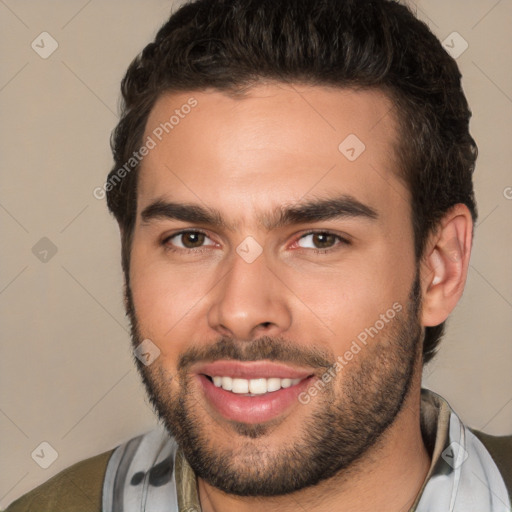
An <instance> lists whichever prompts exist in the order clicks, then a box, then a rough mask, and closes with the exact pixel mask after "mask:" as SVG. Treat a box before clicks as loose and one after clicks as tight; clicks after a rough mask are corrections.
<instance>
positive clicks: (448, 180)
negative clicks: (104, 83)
mask: <svg viewBox="0 0 512 512" xmlns="http://www.w3.org/2000/svg"><path fill="white" fill-rule="evenodd" d="M122 92H123V98H124V110H123V113H122V118H121V120H120V122H119V125H118V126H117V128H116V131H115V133H114V137H113V140H112V146H113V153H114V159H115V165H114V167H113V169H112V171H111V172H110V174H109V177H108V179H107V183H106V185H105V190H106V191H107V200H108V206H109V208H110V211H111V212H112V213H113V214H114V215H115V217H116V220H117V221H118V223H119V227H120V231H121V239H122V265H123V270H124V275H125V285H126V286H125V297H126V309H127V314H128V316H129V318H130V321H131V326H132V338H133V345H134V350H135V354H136V355H137V356H138V357H137V359H136V361H137V365H138V368H139V370H140V373H141V375H142V379H143V381H144V384H145V386H146V388H147V391H148V394H149V397H150V399H151V401H152V403H153V404H154V406H155V409H156V411H157V413H158V415H159V417H160V419H161V420H162V423H163V425H164V427H165V428H162V429H161V430H156V431H153V432H150V433H148V434H146V435H144V436H140V437H137V438H134V439H132V440H131V441H129V442H128V443H126V444H124V445H122V446H119V447H117V448H116V449H115V450H113V451H110V452H107V453H105V454H101V455H99V456H97V457H94V458H92V459H89V460H87V461H84V462H82V463H79V464H77V465H75V466H73V467H71V468H69V469H68V470H66V471H64V472H62V473H60V474H59V475H57V476H56V477H54V478H53V479H52V480H50V481H49V482H47V483H46V484H44V485H43V486H41V487H39V488H37V489H35V490H34V491H32V492H31V493H29V494H28V495H26V496H24V497H22V498H21V499H20V500H18V501H17V502H15V503H14V504H13V505H12V506H11V507H9V509H8V510H9V511H12V512H17V511H20V510H37V511H45V510H52V511H55V510H66V511H71V510H77V511H78V510H80V511H83V510H87V511H89V510H90V511H99V510H103V511H105V512H107V511H124V512H129V511H132V510H148V511H152V512H153V511H155V512H158V511H164V510H165V511H173V510H176V511H178V510H179V511H180V512H185V511H188V512H191V511H203V512H215V511H222V512H230V511H237V512H239V511H247V512H249V511H256V510H258V511H259V510H268V511H274V510H279V511H297V510H308V511H310V512H321V511H327V510H343V511H344V512H355V511H357V512H365V511H375V510H379V511H381V512H387V511H390V512H391V511H407V510H416V511H422V512H424V511H432V512H444V511H454V512H459V511H464V512H469V511H474V512H486V511H491V512H498V511H499V512H504V511H510V510H511V504H510V490H508V491H507V488H508V489H510V485H511V484H510V479H511V467H512V464H511V463H510V454H511V451H512V447H511V444H512V442H511V438H493V437H491V436H487V435H485V434H483V433H480V432H476V431H472V430H470V429H469V428H467V427H466V426H464V425H463V424H462V423H461V421H460V420H459V418H458V417H457V415H456V414H455V413H454V412H453V411H452V410H451V409H450V407H449V405H448V404H447V402H446V401H444V400H443V399H442V398H441V397H440V396H438V395H436V394H434V393H432V392H429V391H427V390H422V389H421V373H422V367H423V365H424V364H425V363H427V362H428V361H429V360H430V359H431V358H432V357H433V355H434V354H435V351H436V348H437V346H438V343H439V341H440V338H441V336H442V334H443V329H444V322H445V321H446V319H447V317H448V316H449V314H450V312H451V311H452V310H453V309H454V307H455V306H456V304H457V302H458V301H459V299H460V297H461V295H462V291H463V288H464V284H465V280H466V275H467V269H468V264H469V257H470V252H471V245H472V235H473V225H474V222H475V220H476V215H477V214H476V206H475V201H474V194H473V185H472V172H473V169H474V165H475V159H476V153H477V150H476V145H475V142H474V141H473V139H472V137H471V136H470V134H469V131H468V125H469V118H470V111H469V108H468V105H467V102H466V99H465V97H464V94H463V92H462V89H461V85H460V73H459V71H458V68H457V66H456V64H455V62H454V60H453V59H452V58H451V57H450V56H449V55H448V54H447V53H446V52H445V51H444V50H443V48H442V46H441V44H440V43H439V41H438V40H437V39H436V38H435V37H434V36H433V34H432V33H431V32H430V31H429V30H428V28H427V27H426V26H425V25H424V24H423V23H421V22H420V21H418V20H417V19H416V18H415V17H414V16H413V15H412V13H411V12H410V11H409V10H408V9H407V8H406V7H404V6H402V5H400V4H398V3H396V2H392V1H389V0H357V1H355V0H326V1H323V2H317V1H313V0H293V1H288V2H276V1H275V0H274V1H270V0H199V1H196V2H193V3H189V4H186V5H185V6H183V7H182V8H181V9H179V10H178V11H177V12H176V13H175V14H174V15H173V16H172V17H171V18H170V20H169V21H168V22H167V23H166V24H165V25H164V26H163V27H162V29H161V30H160V31H159V33H158V34H157V36H156V39H155V41H154V42H153V43H151V44H149V45H148V46H147V47H146V48H145V49H144V51H143V52H142V53H141V55H140V56H139V57H137V58H136V59H135V60H134V62H133V63H132V64H131V66H130V68H129V69H128V72H127V74H126V77H125V79H124V80H123V83H122Z"/></svg>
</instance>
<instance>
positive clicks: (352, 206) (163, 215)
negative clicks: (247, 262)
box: [140, 194, 379, 231]
mask: <svg viewBox="0 0 512 512" xmlns="http://www.w3.org/2000/svg"><path fill="white" fill-rule="evenodd" d="M140 215H141V219H142V221H143V223H144V224H149V223H151V221H154V220H162V219H172V220H180V221H183V222H190V223H192V224H205V225H209V226H213V227H217V228H219V227H221V228H224V229H226V230H228V231H236V228H237V224H232V223H229V222H227V221H226V220H225V219H224V218H223V216H222V214H221V213H220V212H219V210H217V209H215V208H210V207H206V206H201V205H198V204H184V203H178V202H172V201H166V200H164V199H157V200H156V201H154V202H153V203H151V204H150V205H149V206H147V207H146V208H144V210H142V212H141V214H140ZM343 218H361V219H366V220H372V221H375V220H377V219H378V218H379V214H378V212H377V210H375V209H374V208H372V207H370V206H368V205H365V204H364V203H362V202H360V201H359V200H357V199H355V198H354V197H352V196H350V195H346V194H345V195H341V196H338V197H333V198H324V199H313V200H309V201H307V202H304V203H298V204H292V205H289V206H281V207H278V208H276V209H275V210H274V211H272V212H271V213H270V215H269V214H264V215H262V216H259V217H258V221H259V223H260V225H261V226H263V227H264V228H265V229H266V230H267V231H271V230H273V229H276V228H279V227H282V226H287V225H293V224H303V223H304V224H308V223H313V222H319V221H326V220H336V219H343Z"/></svg>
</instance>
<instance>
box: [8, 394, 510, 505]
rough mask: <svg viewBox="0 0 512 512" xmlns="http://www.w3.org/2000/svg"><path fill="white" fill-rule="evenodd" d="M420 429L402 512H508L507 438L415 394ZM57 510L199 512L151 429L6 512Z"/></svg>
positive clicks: (189, 482)
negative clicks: (421, 458)
mask: <svg viewBox="0 0 512 512" xmlns="http://www.w3.org/2000/svg"><path fill="white" fill-rule="evenodd" d="M421 430H422V434H423V438H424V442H425V445H426V447H427V449H428V451H429V452H430V454H431V457H432V463H431V466H430V469H429V472H428V474H427V476H426V478H425V481H424V483H423V486H422V488H421V490H420V492H419V494H418V496H417V499H416V501H415V503H414V505H413V506H412V508H411V510H410V512H512V507H511V498H510V496H509V492H510V491H507V486H506V484H505V479H508V481H509V482H510V480H511V476H510V475H511V473H512V460H511V459H512V456H511V454H512V447H511V445H512V437H508V438H496V437H493V436H488V435H486V434H482V433H480V432H477V431H471V430H470V429H469V428H468V427H466V426H465V425H464V424H463V423H462V422H461V421H460V419H459V418H458V416H457V415H456V414H455V412H454V411H453V410H451V408H450V406H449V405H448V403H447V402H446V401H445V400H444V399H443V398H441V397H440V396H439V395H437V394H435V393H433V392H431V391H428V390H422V397H421ZM482 441H483V442H484V443H485V445H484V444H483V442H482ZM491 453H492V455H491ZM496 462H498V464H499V466H500V469H498V466H497V464H496ZM500 470H501V472H500ZM504 476H505V478H504ZM509 486H510V484H509ZM61 510H62V511H64V510H65V511H66V512H100V511H102V512H135V511H137V512H141V511H144V510H146V511H150V512H163V511H165V512H201V505H200V501H199V496H198V490H197V480H196V476H195V474H194V471H193V470H192V468H191V467H190V465H189V464H188V462H187V460H186V459H185V457H184V454H183V451H182V450H181V448H180V447H179V446H178V445H177V443H176V441H175V439H174V438H172V437H171V436H169V434H168V433H167V432H166V431H165V430H164V429H163V428H157V429H154V430H152V431H150V432H148V433H146V434H144V435H141V436H138V437H135V438H134V439H131V440H130V441H128V442H126V443H123V444H122V445H120V446H118V447H117V448H116V449H114V450H112V451H109V452H105V453H104V454H100V455H98V456H96V457H93V458H91V459H87V460H86V461H82V462H80V463H78V464H75V465H74V466H72V467H71V468H68V469H67V470H65V471H63V472H61V473H59V474H58V475H56V476H55V477H53V478H52V479H50V480H49V481H48V482H46V483H45V484H43V485H42V486H39V487H38V488H36V489H34V490H33V491H31V492H30V493H28V494H27V495H25V496H23V497H22V498H20V499H19V500H17V501H15V502H14V503H13V504H12V505H11V506H9V507H8V508H7V511H6V512H29V511H30V512H32V511H37V512H50V511H51V512H57V511H61Z"/></svg>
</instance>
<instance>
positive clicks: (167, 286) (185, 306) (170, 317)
mask: <svg viewBox="0 0 512 512" xmlns="http://www.w3.org/2000/svg"><path fill="white" fill-rule="evenodd" d="M203 277H204V276H202V275H201V273H200V272H198V271H197V269H196V270H195V271H194V272H191V271H187V270H183V269H179V271H176V269H172V268H171V266H170V265H167V264H166V263H165V261H156V260H154V259H153V260H151V258H150V257H149V255H147V254H144V253H143V252H142V251H140V252H137V251H133V253H132V263H131V270H130V283H131V284H130V285H131V290H132V296H133V302H134V307H135V313H136V316H137V321H138V325H139V330H140V334H141V335H142V336H143V337H144V338H149V339H151V341H152V342H153V343H155V344H156V345H157V346H158V348H159V349H160V351H161V355H162V356H163V357H164V358H168V357H173V358H174V357H175V356H176V355H177V354H178V353H180V352H182V351H183V349H184V348H185V344H186V343H188V342H190V341H191V340H192V339H193V335H194V328H193V325H196V326H197V323H195V324H194V322H191V321H190V319H191V318H192V317H193V316H194V315H195V314H197V311H198V309H199V308H200V307H201V304H202V299H204V298H205V296H206V295H207V293H208V290H209V288H211V286H210V287H209V286H208V282H207V279H203ZM191 324H192V325H191Z"/></svg>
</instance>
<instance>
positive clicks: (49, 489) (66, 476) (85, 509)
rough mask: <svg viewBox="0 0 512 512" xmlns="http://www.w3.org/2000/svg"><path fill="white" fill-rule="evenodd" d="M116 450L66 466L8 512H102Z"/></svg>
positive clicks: (23, 497) (13, 504) (12, 505)
mask: <svg viewBox="0 0 512 512" xmlns="http://www.w3.org/2000/svg"><path fill="white" fill-rule="evenodd" d="M113 451H114V450H109V451H107V452H104V453H100V454H99V455H96V456H95V457H91V458H89V459H85V460H83V461H81V462H78V463H76V464H74V465H73V466H70V467H69V468H67V469H64V470H63V471H61V472H60V473H58V474H57V475H55V476H54V477H52V478H50V479H49V480H48V481H47V482H45V483H44V484H42V485H40V486H39V487H36V488H35V489H33V490H32V491H30V492H29V493H27V494H25V495H24V496H22V497H21V498H19V499H17V500H16V501H15V502H14V503H12V504H11V505H10V506H9V507H7V509H6V512H25V511H34V510H37V511H38V512H55V511H56V510H66V512H101V491H102V486H103V478H104V476H105V471H106V469H107V464H108V461H109V459H110V456H111V455H112V453H113Z"/></svg>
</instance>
